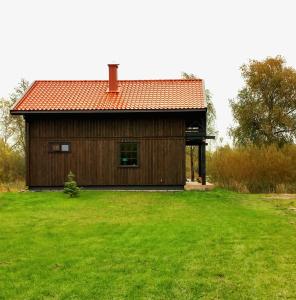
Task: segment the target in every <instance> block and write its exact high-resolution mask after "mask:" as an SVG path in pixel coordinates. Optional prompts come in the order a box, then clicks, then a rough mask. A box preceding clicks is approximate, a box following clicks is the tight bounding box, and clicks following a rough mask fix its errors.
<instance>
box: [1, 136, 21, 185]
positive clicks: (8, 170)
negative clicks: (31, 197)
mask: <svg viewBox="0 0 296 300" xmlns="http://www.w3.org/2000/svg"><path fill="white" fill-rule="evenodd" d="M24 176H25V160H24V157H23V155H22V154H21V153H20V152H18V151H15V150H13V149H12V148H11V147H9V146H8V145H7V144H5V143H4V142H3V141H2V140H0V191H3V190H4V191H6V190H7V191H11V190H17V189H19V187H24Z"/></svg>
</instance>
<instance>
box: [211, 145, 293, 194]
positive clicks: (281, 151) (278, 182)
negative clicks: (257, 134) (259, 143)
mask: <svg viewBox="0 0 296 300" xmlns="http://www.w3.org/2000/svg"><path fill="white" fill-rule="evenodd" d="M208 175H209V177H210V180H211V181H212V182H214V183H215V184H217V185H219V186H221V187H225V188H228V189H232V190H235V191H240V192H252V193H253V192H254V193H255V192H256V193H261V192H264V193H269V192H278V193H283V192H287V193H295V192H296V145H287V146H285V147H283V148H277V147H276V146H273V145H272V146H265V147H261V148H258V147H254V146H253V147H247V148H234V149H232V148H230V147H229V146H225V147H221V148H218V149H217V150H216V151H215V152H212V153H209V154H208Z"/></svg>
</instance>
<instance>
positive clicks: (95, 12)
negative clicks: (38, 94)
mask: <svg viewBox="0 0 296 300" xmlns="http://www.w3.org/2000/svg"><path fill="white" fill-rule="evenodd" d="M295 11H296V1H295V0H290V1H289V0H282V1H272V0H268V1H267V0H257V1H253V0H248V1H247V0H246V1H243V0H224V1H221V0H216V1H214V0H212V1H211V0H208V1H205V0H203V1H200V0H192V1H190V0H182V1H173V0H168V1H166V0H156V1H154V0H148V1H146V0H121V1H112V0H102V1H99V0H97V1H91V0H80V1H75V0H71V1H70V0H69V1H67V0H50V1H49V0H48V1H44V0H38V1H36V0H26V1H23V0H20V1H16V0H0V42H1V44H0V97H1V96H2V97H7V96H8V95H9V94H10V93H11V92H12V90H13V88H14V87H15V86H16V85H17V83H18V82H19V80H20V79H21V78H26V79H27V80H29V81H30V82H31V81H34V80H38V79H107V64H108V63H110V62H117V63H119V64H120V66H119V79H169V78H180V74H181V72H182V71H185V72H189V73H194V74H195V75H197V76H198V77H200V78H203V79H204V80H205V84H206V88H208V89H210V91H211V92H212V94H213V101H214V104H215V107H216V110H217V127H218V130H219V131H220V135H221V136H225V135H226V132H227V128H228V127H229V126H230V125H231V123H232V119H231V112H230V109H229V105H228V99H230V98H234V97H235V95H236V94H237V91H238V89H239V88H240V87H241V86H242V80H241V77H240V71H239V67H240V66H241V65H242V64H243V63H247V62H248V60H249V59H264V58H265V57H266V56H275V55H278V54H280V55H283V56H284V57H285V58H286V60H287V63H288V65H291V66H293V67H295V68H296V40H295V30H296V17H295Z"/></svg>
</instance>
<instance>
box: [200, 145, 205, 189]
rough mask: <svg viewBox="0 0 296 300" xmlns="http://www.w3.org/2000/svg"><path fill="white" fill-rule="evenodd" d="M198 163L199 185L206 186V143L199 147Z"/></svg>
mask: <svg viewBox="0 0 296 300" xmlns="http://www.w3.org/2000/svg"><path fill="white" fill-rule="evenodd" d="M199 162H200V168H199V172H200V177H201V184H202V185H206V143H205V142H202V143H201V144H200V146H199Z"/></svg>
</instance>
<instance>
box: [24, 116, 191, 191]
mask: <svg viewBox="0 0 296 300" xmlns="http://www.w3.org/2000/svg"><path fill="white" fill-rule="evenodd" d="M28 122H29V130H28V132H30V138H29V145H30V147H29V148H30V150H29V159H28V162H29V168H28V170H29V175H28V179H27V181H28V185H30V186H61V185H63V183H64V181H65V179H66V176H67V174H68V172H69V171H70V170H71V171H72V172H74V173H75V174H76V177H77V182H78V184H79V185H82V186H90V185H94V186H96V185H183V184H184V182H185V138H184V121H183V119H181V118H132V119H131V118H109V119H100V118H69V117H68V118H64V119H62V118H58V119H49V118H43V119H41V118H40V119H38V118H34V119H29V120H28ZM53 141H62V142H70V143H71V152H70V153H54V152H49V151H48V143H49V142H53ZM124 141H136V142H138V143H139V166H138V167H130V168H129V167H120V166H119V157H118V154H119V152H118V151H119V143H120V142H124Z"/></svg>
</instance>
